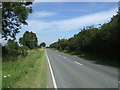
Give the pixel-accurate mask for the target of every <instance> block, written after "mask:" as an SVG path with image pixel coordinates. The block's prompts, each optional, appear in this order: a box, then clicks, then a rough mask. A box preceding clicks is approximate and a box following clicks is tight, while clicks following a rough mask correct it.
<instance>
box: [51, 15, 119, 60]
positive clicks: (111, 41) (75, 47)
mask: <svg viewBox="0 0 120 90" xmlns="http://www.w3.org/2000/svg"><path fill="white" fill-rule="evenodd" d="M119 35H120V14H117V15H115V16H113V18H111V21H110V22H108V23H105V24H103V25H101V27H99V28H95V27H93V26H91V27H86V28H83V29H82V30H81V31H80V32H79V33H78V34H76V35H74V37H71V38H69V39H61V40H60V39H59V40H58V41H57V42H55V43H53V44H51V45H50V47H51V48H56V49H58V50H67V51H68V52H76V53H78V54H79V53H81V52H85V53H88V54H91V55H94V56H99V57H105V58H110V59H118V57H119V46H120V37H119Z"/></svg>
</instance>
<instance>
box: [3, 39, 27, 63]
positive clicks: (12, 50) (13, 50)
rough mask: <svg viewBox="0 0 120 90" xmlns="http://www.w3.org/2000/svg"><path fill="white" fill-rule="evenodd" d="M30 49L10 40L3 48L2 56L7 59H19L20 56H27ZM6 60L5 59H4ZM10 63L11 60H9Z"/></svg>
mask: <svg viewBox="0 0 120 90" xmlns="http://www.w3.org/2000/svg"><path fill="white" fill-rule="evenodd" d="M27 50H28V48H27V47H25V46H21V47H20V46H19V45H18V43H17V42H16V41H15V40H11V39H9V40H8V43H7V45H6V46H3V47H2V56H3V58H5V57H8V58H9V57H18V56H27V54H28V52H27ZM3 60H4V59H3ZM7 61H9V59H7Z"/></svg>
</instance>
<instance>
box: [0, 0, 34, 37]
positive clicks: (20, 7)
mask: <svg viewBox="0 0 120 90" xmlns="http://www.w3.org/2000/svg"><path fill="white" fill-rule="evenodd" d="M31 4H32V2H25V0H24V1H23V2H3V3H2V31H3V32H2V37H3V38H5V39H7V38H8V37H11V38H14V39H15V36H16V34H17V33H18V32H19V29H20V28H21V25H22V24H23V25H27V22H26V19H27V18H28V14H29V13H31V12H32V7H31Z"/></svg>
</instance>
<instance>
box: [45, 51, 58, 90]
mask: <svg viewBox="0 0 120 90" xmlns="http://www.w3.org/2000/svg"><path fill="white" fill-rule="evenodd" d="M45 51H46V50H45ZM46 57H47V60H48V65H49V68H50V72H51V75H52V80H53V85H54V88H55V89H56V90H57V84H56V81H55V77H54V74H53V70H52V67H51V64H50V60H49V58H48V55H47V52H46Z"/></svg>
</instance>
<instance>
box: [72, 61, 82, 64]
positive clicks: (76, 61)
mask: <svg viewBox="0 0 120 90" xmlns="http://www.w3.org/2000/svg"><path fill="white" fill-rule="evenodd" d="M74 62H75V63H77V64H79V65H83V64H81V63H79V62H77V61H74Z"/></svg>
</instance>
